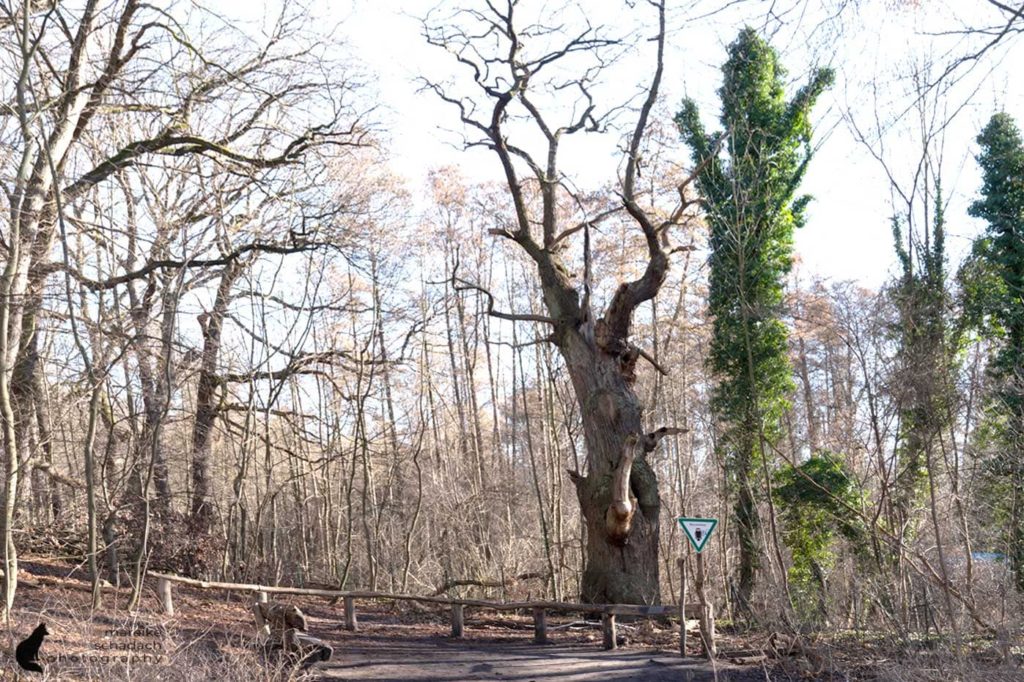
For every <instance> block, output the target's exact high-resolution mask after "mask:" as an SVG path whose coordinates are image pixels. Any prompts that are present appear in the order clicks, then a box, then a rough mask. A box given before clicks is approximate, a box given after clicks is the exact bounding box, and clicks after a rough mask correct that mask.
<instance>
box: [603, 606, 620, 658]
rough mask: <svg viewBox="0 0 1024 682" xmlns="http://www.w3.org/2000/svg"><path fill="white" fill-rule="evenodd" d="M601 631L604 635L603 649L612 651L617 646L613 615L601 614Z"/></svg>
mask: <svg viewBox="0 0 1024 682" xmlns="http://www.w3.org/2000/svg"><path fill="white" fill-rule="evenodd" d="M601 630H602V632H603V634H604V648H605V649H614V648H615V647H617V646H618V642H617V641H616V636H615V634H616V633H615V614H614V613H603V614H601Z"/></svg>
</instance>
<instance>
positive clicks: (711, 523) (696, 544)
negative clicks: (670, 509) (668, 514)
mask: <svg viewBox="0 0 1024 682" xmlns="http://www.w3.org/2000/svg"><path fill="white" fill-rule="evenodd" d="M677 520H678V521H679V525H680V526H681V527H682V529H683V532H684V533H686V537H688V538H689V539H690V544H691V545H693V549H694V550H696V551H697V553H698V554H700V553H701V551H703V550H704V547H705V545H707V544H708V539H709V538H710V537H711V534H712V533H714V532H715V526H717V525H718V519H687V518H684V517H682V516H680V517H679V518H678V519H677Z"/></svg>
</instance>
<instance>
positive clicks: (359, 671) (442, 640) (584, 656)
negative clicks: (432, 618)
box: [319, 635, 765, 682]
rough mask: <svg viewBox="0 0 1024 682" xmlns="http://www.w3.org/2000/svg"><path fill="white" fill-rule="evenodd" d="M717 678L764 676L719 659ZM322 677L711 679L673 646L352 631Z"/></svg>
mask: <svg viewBox="0 0 1024 682" xmlns="http://www.w3.org/2000/svg"><path fill="white" fill-rule="evenodd" d="M717 668H718V680H719V682H753V681H754V680H762V681H763V680H764V679H765V675H764V672H763V671H762V670H760V669H759V668H756V669H753V668H740V667H737V666H734V665H730V664H728V663H724V662H723V663H717ZM319 672H320V673H321V677H320V679H323V680H395V681H396V682H397V681H399V680H403V681H404V680H431V682H463V681H466V682H471V681H477V680H520V681H522V682H528V681H530V680H558V682H584V681H590V680H594V681H596V680H601V682H626V681H627V680H637V681H650V682H669V681H671V682H686V681H692V682H704V681H709V682H710V681H711V680H714V679H715V675H714V671H713V669H712V667H711V665H710V664H708V663H707V662H706V661H702V660H696V659H687V660H685V661H684V660H683V659H681V658H679V655H678V654H676V653H674V652H671V651H667V650H665V651H663V650H652V649H634V650H630V649H619V650H616V651H603V650H601V649H600V648H597V647H593V646H582V645H579V644H553V645H547V646H537V645H535V644H532V643H529V642H473V641H459V642H457V641H453V640H451V639H449V638H446V637H409V638H402V639H395V638H388V639H387V640H386V641H382V640H381V639H380V638H379V636H378V637H372V636H371V637H362V636H358V635H356V636H352V637H347V638H345V640H344V642H341V643H339V646H337V647H336V648H335V657H334V660H332V661H331V662H330V663H329V664H325V665H324V667H322V668H320V669H319Z"/></svg>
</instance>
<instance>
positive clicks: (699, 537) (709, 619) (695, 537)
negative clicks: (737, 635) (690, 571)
mask: <svg viewBox="0 0 1024 682" xmlns="http://www.w3.org/2000/svg"><path fill="white" fill-rule="evenodd" d="M678 521H679V526H680V527H681V528H682V529H683V532H684V533H686V537H687V538H688V539H689V540H690V545H691V546H692V547H693V549H694V551H695V552H697V575H696V576H695V578H694V585H693V586H694V589H695V590H696V592H697V599H698V600H699V601H700V642H701V647H702V649H703V650H704V655H705V656H707V657H708V658H714V656H715V615H714V606H713V605H712V604H711V602H710V601H708V598H707V594H706V593H705V591H704V576H705V573H704V554H703V551H704V548H705V547H707V544H708V540H710V539H711V534H712V533H714V532H715V528H716V527H717V526H718V519H691V518H686V517H680V518H679V519H678ZM684 573H685V571H684ZM683 580H684V583H683V584H684V585H685V584H686V583H685V580H686V577H685V575H684V576H683ZM684 599H685V592H684ZM682 610H683V627H682V641H681V642H680V644H679V648H680V651H681V652H682V653H683V655H684V656H685V654H686V605H685V604H683V606H682Z"/></svg>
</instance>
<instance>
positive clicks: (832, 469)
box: [774, 452, 866, 625]
mask: <svg viewBox="0 0 1024 682" xmlns="http://www.w3.org/2000/svg"><path fill="white" fill-rule="evenodd" d="M774 493H775V498H776V500H777V501H778V502H779V507H780V508H781V509H782V512H781V514H780V517H781V519H782V536H783V539H784V540H785V543H786V546H787V547H789V550H790V552H791V553H792V555H793V564H792V566H791V567H790V569H789V581H790V586H791V588H792V589H793V592H794V599H795V602H796V607H797V611H798V613H799V614H800V615H801V616H803V618H804V619H805V620H807V621H810V622H812V623H814V624H815V625H824V624H825V623H826V621H827V614H828V609H827V601H826V595H827V589H826V581H827V576H828V573H829V571H830V570H831V569H832V567H833V566H834V564H835V559H836V550H835V542H836V540H837V539H838V538H837V536H842V537H844V538H846V539H847V540H849V541H850V542H851V543H853V544H854V545H855V546H860V545H863V544H864V543H865V537H866V536H865V533H864V527H863V525H862V524H860V523H859V518H858V517H857V516H856V515H853V514H851V513H850V509H851V508H852V509H859V508H860V506H861V504H860V499H859V495H858V493H857V490H856V488H855V486H854V483H853V478H852V477H851V476H850V474H849V472H848V471H847V469H846V467H845V466H844V465H843V463H842V461H841V460H840V459H839V458H838V457H836V456H835V455H832V454H831V453H828V452H820V453H816V454H814V455H812V456H811V457H810V458H809V459H808V460H807V461H806V462H804V463H802V464H800V465H799V466H795V467H794V466H786V467H784V468H782V469H781V470H779V472H778V474H777V487H776V488H775V491H774Z"/></svg>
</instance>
